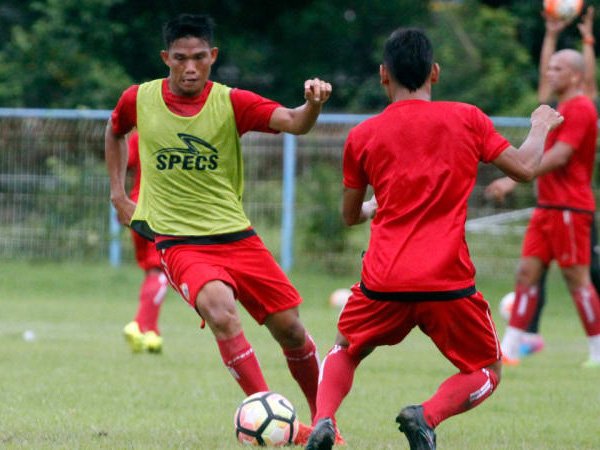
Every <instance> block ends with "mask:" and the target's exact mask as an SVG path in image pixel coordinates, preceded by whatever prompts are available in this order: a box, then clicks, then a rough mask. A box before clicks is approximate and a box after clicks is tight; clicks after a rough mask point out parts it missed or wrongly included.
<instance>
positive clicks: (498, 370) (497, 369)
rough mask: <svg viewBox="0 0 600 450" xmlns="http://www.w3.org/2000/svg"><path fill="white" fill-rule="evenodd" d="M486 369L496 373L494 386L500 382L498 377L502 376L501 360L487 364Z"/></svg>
mask: <svg viewBox="0 0 600 450" xmlns="http://www.w3.org/2000/svg"><path fill="white" fill-rule="evenodd" d="M486 369H488V370H489V371H490V372H493V373H494V375H496V386H498V385H499V384H500V379H501V378H502V361H496V362H495V363H493V364H490V365H489V366H487V367H486Z"/></svg>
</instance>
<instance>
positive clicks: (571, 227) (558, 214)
mask: <svg viewBox="0 0 600 450" xmlns="http://www.w3.org/2000/svg"><path fill="white" fill-rule="evenodd" d="M592 221H593V216H592V215H591V214H588V213H584V212H575V211H569V210H559V209H543V208H536V209H535V210H534V211H533V216H532V217H531V220H530V221H529V226H528V227H527V232H526V233H525V240H524V241H523V251H522V252H521V256H522V257H536V258H539V259H541V260H542V262H543V263H544V264H545V265H549V264H550V262H551V261H552V260H556V262H557V263H558V265H559V266H560V267H570V266H573V265H583V266H589V265H590V262H591V247H590V245H591V244H590V233H591V230H592V228H591V227H592Z"/></svg>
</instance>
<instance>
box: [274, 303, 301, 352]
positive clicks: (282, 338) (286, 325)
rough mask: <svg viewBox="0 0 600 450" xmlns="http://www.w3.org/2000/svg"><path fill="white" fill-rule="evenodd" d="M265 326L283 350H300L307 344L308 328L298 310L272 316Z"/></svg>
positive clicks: (293, 309) (294, 309) (289, 310)
mask: <svg viewBox="0 0 600 450" xmlns="http://www.w3.org/2000/svg"><path fill="white" fill-rule="evenodd" d="M265 325H266V326H267V328H268V329H269V331H270V333H271V335H272V336H273V337H274V338H275V340H276V341H277V342H278V343H279V345H281V347H282V348H299V347H302V346H304V344H305V342H306V328H304V325H303V324H302V322H301V321H300V317H299V314H298V310H297V309H296V308H292V309H288V310H285V311H281V312H277V313H275V314H271V315H270V316H269V317H267V320H266V321H265Z"/></svg>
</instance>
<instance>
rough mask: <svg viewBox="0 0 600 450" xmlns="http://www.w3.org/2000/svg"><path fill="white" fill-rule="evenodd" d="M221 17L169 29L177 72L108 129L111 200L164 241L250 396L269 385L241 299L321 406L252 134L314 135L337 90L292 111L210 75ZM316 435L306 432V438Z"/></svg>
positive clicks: (316, 88) (171, 263)
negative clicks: (256, 174) (258, 211)
mask: <svg viewBox="0 0 600 450" xmlns="http://www.w3.org/2000/svg"><path fill="white" fill-rule="evenodd" d="M213 27H214V24H213V21H212V19H211V18H210V17H208V16H198V15H190V14H184V15H180V16H178V17H176V18H175V19H173V20H171V21H169V22H167V23H166V24H165V26H164V29H163V34H164V40H165V45H166V47H165V50H163V51H162V52H161V57H162V60H163V62H164V63H165V64H166V65H167V66H168V67H169V76H168V78H166V79H158V80H154V81H150V82H147V83H143V84H141V85H139V86H138V85H135V86H131V87H130V88H128V89H127V90H125V92H124V93H123V95H122V96H121V98H120V100H119V102H118V104H117V106H116V108H115V110H114V111H113V113H112V116H111V119H110V121H109V124H108V126H107V129H106V143H105V151H106V159H107V165H108V171H109V174H110V181H111V200H112V202H113V205H114V206H115V208H116V210H117V212H118V216H119V218H120V220H121V221H122V223H124V224H131V227H132V228H133V229H134V230H136V231H137V232H139V233H140V234H142V235H144V236H145V237H147V238H150V239H153V240H154V242H155V243H156V246H157V248H158V249H159V251H160V253H161V259H162V263H163V268H164V269H165V273H166V274H167V277H168V279H169V281H170V283H171V285H172V286H173V287H174V288H175V289H176V290H177V291H178V292H179V294H180V295H181V296H182V297H183V298H184V299H185V300H186V301H187V302H188V303H189V304H190V306H191V307H193V308H194V309H195V311H196V312H197V313H198V314H199V315H200V316H201V318H202V320H203V325H204V321H205V322H206V323H208V326H209V328H210V330H211V331H212V333H213V335H214V337H215V339H216V341H217V345H218V348H219V351H220V353H221V357H222V360H223V363H224V364H225V365H226V367H227V368H228V369H229V371H230V373H231V375H232V376H233V377H234V379H235V380H236V381H237V383H238V384H239V385H240V387H241V388H242V390H243V391H244V392H245V393H246V394H248V395H250V394H253V393H255V392H259V391H266V390H269V387H268V385H267V383H266V381H265V379H264V377H263V374H262V371H261V369H260V366H259V363H258V359H257V357H256V355H255V353H254V350H253V348H252V346H251V345H250V343H249V342H248V341H247V339H246V337H245V336H244V332H243V330H242V324H241V320H240V315H239V312H238V310H237V305H236V299H239V301H240V303H241V304H242V305H243V306H244V307H245V308H246V309H247V310H248V312H249V313H250V314H251V315H252V317H253V318H254V319H255V320H256V321H257V322H258V323H259V324H264V325H266V327H267V328H268V329H269V331H270V332H271V334H272V335H273V337H274V338H275V340H276V341H277V342H278V343H279V345H280V346H281V348H282V350H283V353H284V355H285V358H286V361H287V364H288V367H289V369H290V372H291V373H292V375H293V377H294V378H295V380H296V381H297V382H298V384H299V385H300V388H301V389H302V391H303V392H304V394H305V396H306V398H307V400H308V403H309V406H310V410H311V415H312V414H314V413H315V409H316V405H315V402H316V391H317V383H318V374H319V358H318V354H317V348H316V346H315V344H314V342H313V340H312V338H311V337H310V335H309V334H308V332H307V330H306V329H305V328H304V325H303V324H302V322H301V321H300V319H299V314H298V306H299V305H300V303H301V302H302V299H301V297H300V295H299V293H298V292H297V291H296V289H295V288H294V287H293V286H292V284H291V283H290V281H289V280H288V278H287V277H286V275H285V274H284V273H283V271H282V270H281V268H280V267H279V266H278V265H277V263H276V261H275V259H274V258H273V256H272V255H271V254H270V253H269V251H268V250H267V248H266V247H265V245H264V244H263V243H262V241H261V240H260V238H259V237H258V236H257V234H256V232H255V231H254V229H253V228H252V227H251V224H250V221H249V220H248V218H247V217H246V215H245V213H244V210H243V206H242V193H243V161H242V153H241V147H240V137H241V136H242V135H243V134H244V133H246V132H248V131H262V132H268V133H276V132H288V133H292V134H305V133H307V132H308V131H309V130H310V129H311V128H312V127H313V125H314V124H315V122H316V120H317V117H318V116H319V114H320V112H321V108H322V105H323V103H325V102H326V101H327V100H328V98H329V96H330V94H331V85H330V84H329V83H327V82H325V81H322V80H319V79H317V78H314V79H310V80H307V81H305V83H304V86H303V91H304V98H305V100H306V101H305V103H304V104H302V105H301V106H298V107H297V108H293V109H290V108H286V107H283V106H282V105H281V104H279V103H277V102H274V101H272V100H269V99H266V98H264V97H261V96H259V95H257V94H255V93H253V92H250V91H245V90H241V89H231V88H229V87H227V86H224V85H222V84H219V83H216V82H213V81H211V80H209V77H210V71H211V67H212V65H213V64H214V63H215V61H216V59H217V55H218V52H219V49H218V48H217V47H214V46H213ZM136 126H137V129H138V132H139V136H140V137H139V147H140V162H141V167H142V174H143V175H142V182H141V189H140V195H139V200H138V203H137V207H136V205H135V203H133V202H132V201H131V199H130V198H128V197H127V195H126V193H125V190H124V179H125V160H126V149H125V146H124V136H125V134H126V133H128V132H129V131H131V129H132V128H133V127H136ZM309 432H310V429H309V428H308V427H307V426H302V427H301V429H300V432H299V435H298V438H297V440H298V443H302V442H306V438H307V436H308V433H309Z"/></svg>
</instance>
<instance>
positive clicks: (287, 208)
mask: <svg viewBox="0 0 600 450" xmlns="http://www.w3.org/2000/svg"><path fill="white" fill-rule="evenodd" d="M296 146H297V138H296V136H294V135H292V134H287V133H286V134H285V135H284V137H283V191H282V203H283V206H282V213H281V267H282V268H283V270H284V271H286V272H288V271H289V270H290V269H291V268H292V265H293V263H294V208H295V188H296Z"/></svg>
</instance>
